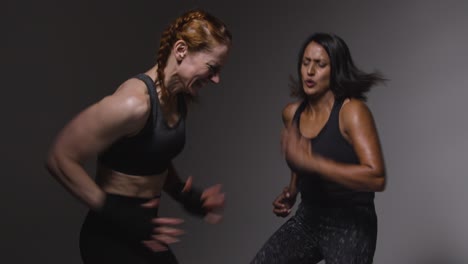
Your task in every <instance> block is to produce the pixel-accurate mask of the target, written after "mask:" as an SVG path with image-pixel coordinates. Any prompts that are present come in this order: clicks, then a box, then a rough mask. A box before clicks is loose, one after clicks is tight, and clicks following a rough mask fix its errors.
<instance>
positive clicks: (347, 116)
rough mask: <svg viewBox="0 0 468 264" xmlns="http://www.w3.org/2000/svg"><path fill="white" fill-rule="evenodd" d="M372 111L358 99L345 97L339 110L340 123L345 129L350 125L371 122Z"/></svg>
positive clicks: (354, 125) (364, 124)
mask: <svg viewBox="0 0 468 264" xmlns="http://www.w3.org/2000/svg"><path fill="white" fill-rule="evenodd" d="M373 122H374V120H373V117H372V113H371V111H370V109H369V107H368V106H367V104H366V103H365V102H364V101H362V100H359V99H355V98H352V99H346V100H345V101H344V102H343V106H342V107H341V111H340V124H342V125H343V128H344V129H345V130H347V128H350V127H359V126H366V125H369V124H373Z"/></svg>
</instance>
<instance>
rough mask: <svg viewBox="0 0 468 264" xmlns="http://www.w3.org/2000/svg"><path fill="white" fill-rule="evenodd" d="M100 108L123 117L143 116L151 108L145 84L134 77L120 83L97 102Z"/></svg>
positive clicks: (138, 117) (128, 118)
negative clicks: (111, 92)
mask: <svg viewBox="0 0 468 264" xmlns="http://www.w3.org/2000/svg"><path fill="white" fill-rule="evenodd" d="M98 106H99V108H102V110H104V111H105V110H109V111H111V112H114V113H115V114H117V115H120V116H121V117H122V118H123V119H127V120H135V121H137V120H138V119H141V118H145V117H147V115H148V114H149V110H150V109H151V102H150V97H149V94H148V91H147V88H146V85H145V84H144V83H143V82H142V81H140V80H138V79H135V78H132V79H129V80H127V81H125V82H124V83H122V84H121V85H120V86H119V87H118V88H117V90H116V91H115V92H114V93H113V94H112V95H109V96H107V97H105V98H103V99H102V100H101V101H100V102H99V103H98Z"/></svg>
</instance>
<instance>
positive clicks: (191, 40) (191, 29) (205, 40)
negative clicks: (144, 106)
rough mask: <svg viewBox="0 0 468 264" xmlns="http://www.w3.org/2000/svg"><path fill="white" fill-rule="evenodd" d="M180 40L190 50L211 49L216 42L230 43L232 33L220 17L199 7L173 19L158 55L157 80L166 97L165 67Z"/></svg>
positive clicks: (164, 33)
mask: <svg viewBox="0 0 468 264" xmlns="http://www.w3.org/2000/svg"><path fill="white" fill-rule="evenodd" d="M178 40H183V41H185V42H186V43H187V46H188V50H189V51H190V52H198V51H209V50H210V49H211V48H212V47H213V46H215V45H216V44H224V45H229V44H230V43H231V41H232V35H231V33H230V32H229V30H228V29H227V28H226V25H225V24H224V23H223V22H222V21H221V20H220V19H218V18H216V17H215V16H213V15H211V14H209V13H207V12H205V11H202V10H199V9H197V10H191V11H188V12H186V13H184V14H183V15H181V16H180V17H178V18H177V19H176V20H175V21H173V22H172V23H171V24H170V25H169V26H168V27H167V28H166V30H165V31H164V32H163V33H162V35H161V42H160V46H159V50H158V55H157V65H158V69H157V80H156V81H157V82H158V83H159V85H160V87H161V97H162V98H164V99H167V98H168V97H169V92H168V90H167V88H166V87H165V85H164V77H165V76H164V68H165V67H166V64H167V59H168V57H169V55H170V53H171V49H172V46H173V45H174V43H175V42H177V41H178Z"/></svg>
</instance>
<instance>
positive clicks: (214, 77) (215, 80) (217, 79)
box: [210, 73, 221, 84]
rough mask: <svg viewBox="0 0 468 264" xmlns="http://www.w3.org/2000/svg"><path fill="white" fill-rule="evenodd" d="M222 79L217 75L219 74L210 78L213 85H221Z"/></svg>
mask: <svg viewBox="0 0 468 264" xmlns="http://www.w3.org/2000/svg"><path fill="white" fill-rule="evenodd" d="M220 79H221V78H220V76H219V74H218V73H217V74H214V75H213V76H211V77H210V81H211V82H213V83H216V84H218V83H219V81H220Z"/></svg>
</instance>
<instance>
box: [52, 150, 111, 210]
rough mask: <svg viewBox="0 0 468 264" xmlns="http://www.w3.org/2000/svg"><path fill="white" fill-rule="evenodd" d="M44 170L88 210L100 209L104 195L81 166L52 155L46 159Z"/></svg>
mask: <svg viewBox="0 0 468 264" xmlns="http://www.w3.org/2000/svg"><path fill="white" fill-rule="evenodd" d="M46 168H47V170H48V171H49V173H50V174H51V175H52V176H53V177H54V178H55V179H57V181H58V182H60V183H61V184H62V185H63V186H64V187H65V188H66V189H67V190H68V191H69V192H70V193H71V194H72V195H74V196H75V197H76V198H77V199H79V200H80V201H81V202H83V203H84V204H86V205H87V206H88V207H89V208H91V209H99V208H101V207H102V205H103V203H104V200H105V193H104V191H102V189H101V188H99V186H98V185H97V184H96V183H95V182H94V180H93V179H91V177H90V176H89V175H88V173H87V172H86V171H85V170H84V168H83V167H82V166H81V164H79V163H78V162H74V161H73V160H71V159H67V158H64V157H59V156H58V155H54V154H52V155H50V156H49V157H48V160H47V162H46Z"/></svg>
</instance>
